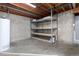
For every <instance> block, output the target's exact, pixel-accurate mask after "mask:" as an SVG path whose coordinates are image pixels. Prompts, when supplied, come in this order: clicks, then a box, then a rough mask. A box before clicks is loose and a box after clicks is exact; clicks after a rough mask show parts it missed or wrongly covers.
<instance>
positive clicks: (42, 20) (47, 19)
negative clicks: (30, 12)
mask: <svg viewBox="0 0 79 59" xmlns="http://www.w3.org/2000/svg"><path fill="white" fill-rule="evenodd" d="M56 20H57V19H56V18H55V17H53V20H52V21H56ZM45 21H51V17H50V16H49V17H45V18H42V19H39V20H36V21H32V22H36V23H37V22H45Z"/></svg>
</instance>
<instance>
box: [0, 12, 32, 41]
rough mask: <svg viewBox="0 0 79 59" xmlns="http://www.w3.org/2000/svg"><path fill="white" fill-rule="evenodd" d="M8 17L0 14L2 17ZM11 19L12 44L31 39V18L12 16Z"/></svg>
mask: <svg viewBox="0 0 79 59" xmlns="http://www.w3.org/2000/svg"><path fill="white" fill-rule="evenodd" d="M6 15H7V14H6V13H3V12H0V17H1V16H6ZM9 19H10V21H11V31H10V32H11V42H15V41H18V40H23V39H28V38H30V37H31V30H30V18H28V17H23V16H18V15H14V14H10V15H9Z"/></svg>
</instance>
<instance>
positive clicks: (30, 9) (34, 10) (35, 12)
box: [10, 3, 45, 17]
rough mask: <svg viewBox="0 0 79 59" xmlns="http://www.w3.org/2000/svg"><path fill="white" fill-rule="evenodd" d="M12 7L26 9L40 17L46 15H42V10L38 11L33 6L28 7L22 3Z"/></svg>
mask: <svg viewBox="0 0 79 59" xmlns="http://www.w3.org/2000/svg"><path fill="white" fill-rule="evenodd" d="M10 4H11V5H14V6H17V7H19V8H22V9H25V10H27V11H30V12H31V13H34V14H37V15H39V16H41V17H42V16H45V13H44V12H43V13H41V11H40V10H38V9H36V8H32V7H31V6H29V5H27V4H22V3H10Z"/></svg>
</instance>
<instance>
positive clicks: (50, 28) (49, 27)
mask: <svg viewBox="0 0 79 59" xmlns="http://www.w3.org/2000/svg"><path fill="white" fill-rule="evenodd" d="M32 29H38V30H40V29H45V30H46V29H52V28H51V27H46V28H42V27H41V28H32ZM55 29H57V28H53V30H55Z"/></svg>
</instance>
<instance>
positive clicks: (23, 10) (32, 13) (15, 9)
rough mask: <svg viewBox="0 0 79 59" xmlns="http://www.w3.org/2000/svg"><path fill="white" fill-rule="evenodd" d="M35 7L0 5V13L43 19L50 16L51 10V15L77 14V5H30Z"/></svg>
mask: <svg viewBox="0 0 79 59" xmlns="http://www.w3.org/2000/svg"><path fill="white" fill-rule="evenodd" d="M32 4H34V5H36V6H37V7H36V8H33V7H31V6H29V5H27V4H25V3H0V11H2V12H8V11H9V13H12V14H16V15H21V16H25V17H30V18H35V19H39V18H43V17H45V16H48V15H50V13H51V12H50V10H51V8H52V10H53V11H52V12H53V14H57V13H61V12H64V11H68V10H73V12H74V13H79V3H32Z"/></svg>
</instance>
